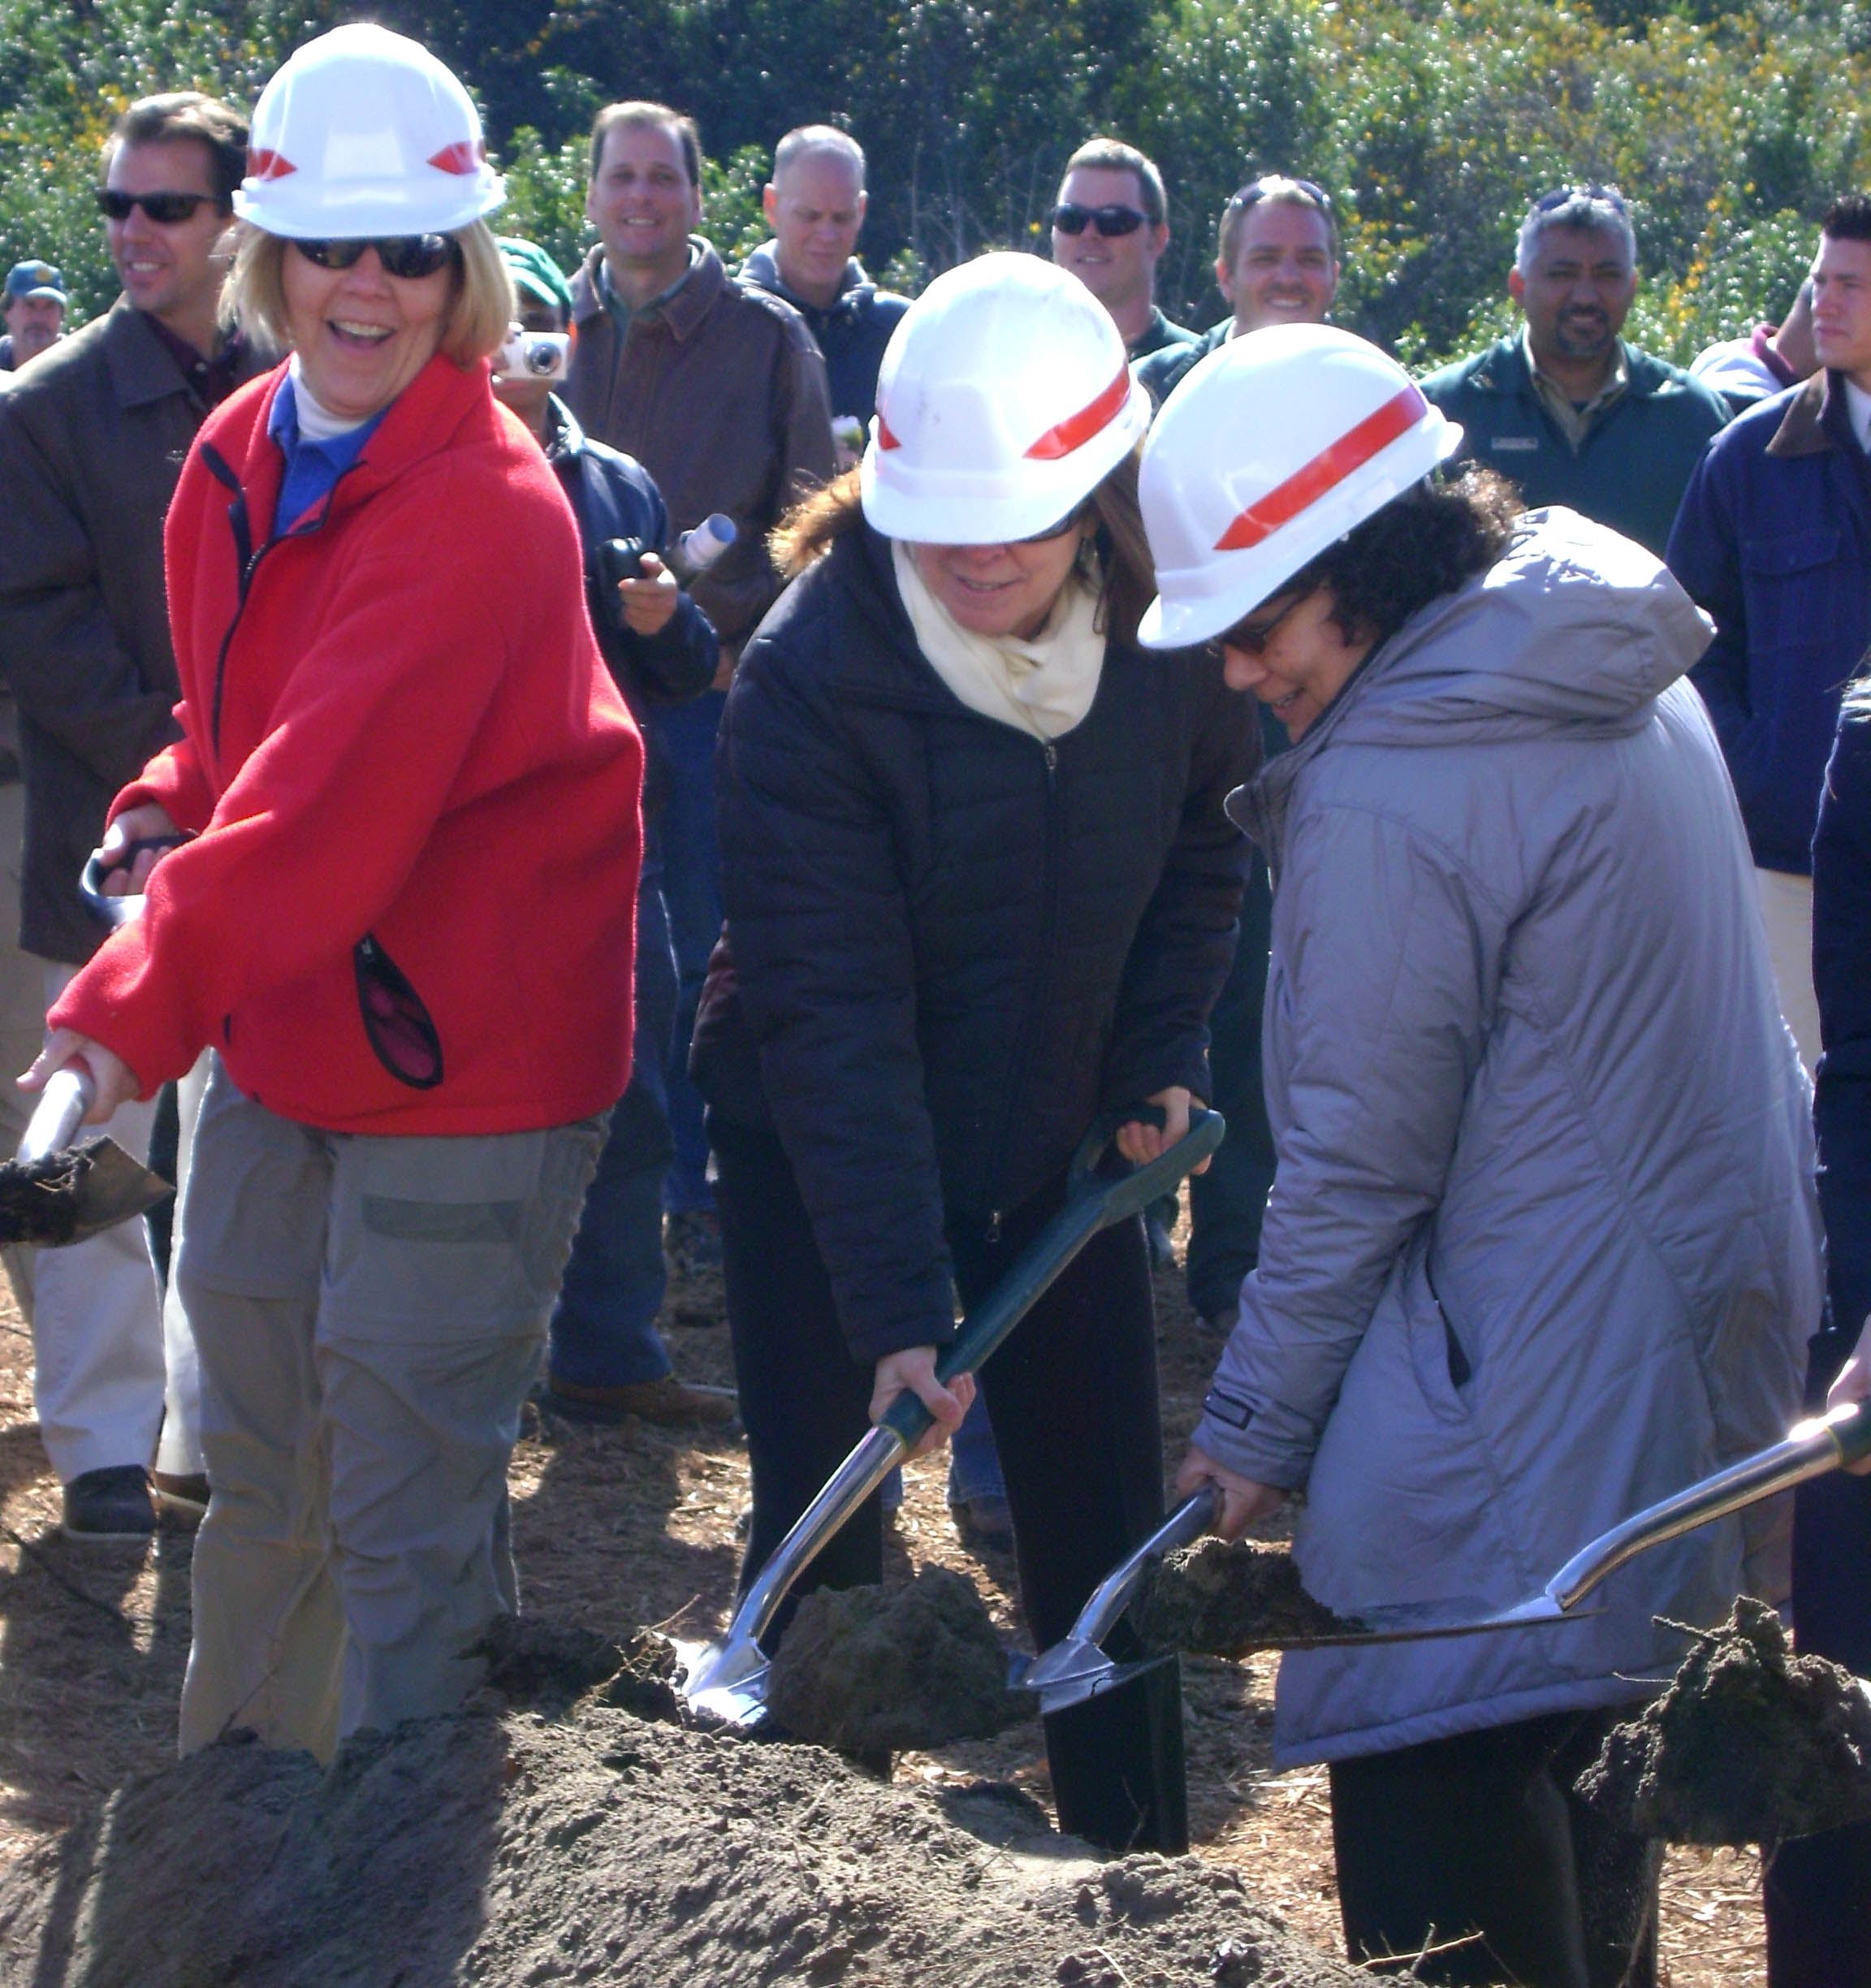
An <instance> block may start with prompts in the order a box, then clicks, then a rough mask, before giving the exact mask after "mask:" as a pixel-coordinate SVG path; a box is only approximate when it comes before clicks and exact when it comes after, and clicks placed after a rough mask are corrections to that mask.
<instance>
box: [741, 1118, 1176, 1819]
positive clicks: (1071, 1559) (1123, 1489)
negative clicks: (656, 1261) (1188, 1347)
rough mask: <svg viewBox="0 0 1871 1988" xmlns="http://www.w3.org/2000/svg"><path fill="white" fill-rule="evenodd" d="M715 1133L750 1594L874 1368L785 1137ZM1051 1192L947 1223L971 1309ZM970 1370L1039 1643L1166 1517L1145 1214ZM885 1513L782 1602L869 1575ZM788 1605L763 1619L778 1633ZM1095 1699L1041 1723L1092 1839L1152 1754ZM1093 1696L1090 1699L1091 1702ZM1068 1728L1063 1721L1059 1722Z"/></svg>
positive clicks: (1137, 1801) (840, 1451) (856, 1417)
mask: <svg viewBox="0 0 1871 1988" xmlns="http://www.w3.org/2000/svg"><path fill="white" fill-rule="evenodd" d="M709 1138H710V1142H711V1144H712V1146H713V1147H714V1151H715V1163H716V1166H717V1168H718V1170H719V1178H718V1180H717V1182H716V1184H715V1199H716V1205H717V1207H718V1208H719V1210H720V1214H721V1245H722V1258H723V1270H724V1277H725V1281H726V1284H727V1294H728V1327H729V1331H730V1333H731V1335H732V1340H733V1345H734V1360H735V1369H736V1379H737V1383H738V1385H739V1389H740V1396H741V1420H743V1422H744V1423H745V1424H746V1428H747V1446H748V1450H749V1454H750V1459H751V1462H752V1464H753V1473H754V1519H753V1527H752V1530H751V1532H750V1534H749V1536H748V1541H747V1555H746V1558H745V1562H743V1564H742V1567H741V1586H742V1590H743V1592H745V1588H746V1585H747V1584H748V1583H749V1582H750V1581H751V1580H753V1578H754V1575H756V1574H757V1573H758V1571H760V1569H761V1567H763V1566H764V1565H765V1564H766V1562H767V1559H768V1558H770V1557H771V1554H772V1553H773V1551H774V1549H775V1548H776V1547H777V1546H778V1545H779V1544H780V1541H781V1540H782V1539H783V1538H784V1536H785V1535H786V1532H787V1531H788V1529H789V1528H790V1527H791V1526H792V1524H793V1521H794V1520H795V1519H797V1517H798V1516H799V1515H800V1513H801V1512H802V1511H803V1510H805V1508H806V1506H807V1505H808V1504H810V1502H811V1500H812V1499H813V1497H815V1495H816V1494H817V1493H818V1492H819V1489H820V1488H821V1487H822V1486H823V1484H824V1482H825V1480H826V1479H827V1477H829V1476H831V1474H832V1471H833V1470H834V1469H835V1468H836V1467H837V1465H838V1464H839V1463H840V1462H842V1461H843V1459H844V1458H845V1455H846V1454H847V1453H848V1452H849V1450H850V1449H851V1448H852V1446H853V1444H855V1443H856V1442H857V1441H858V1439H859V1437H862V1435H863V1433H864V1432H865V1430H866V1428H868V1427H869V1426H870V1418H869V1412H868V1411H869V1406H870V1400H871V1378H872V1369H871V1365H870V1364H868V1363H865V1364H860V1363H859V1362H858V1361H856V1360H854V1359H853V1358H852V1356H851V1353H850V1351H849V1348H848V1347H847V1346H846V1345H845V1338H844V1335H843V1333H841V1332H840V1329H839V1325H838V1320H837V1316H836V1311H835V1308H834V1307H833V1303H832V1290H831V1286H830V1283H829V1281H828V1279H827V1276H826V1272H825V1266H824V1264H823V1262H822V1261H821V1260H820V1259H819V1251H818V1249H817V1247H816V1245H815V1243H814V1242H813V1239H812V1230H811V1224H810V1220H809V1218H808V1217H807V1215H806V1209H805V1206H804V1204H803V1203H802V1201H801V1199H800V1198H799V1191H798V1189H797V1186H796V1185H795V1184H794V1182H793V1173H792V1169H791V1168H790V1167H789V1165H788V1164H787V1160H786V1156H785V1154H784V1152H783V1151H782V1149H781V1147H780V1143H779V1141H778V1140H777V1139H775V1138H773V1137H772V1136H771V1135H770V1134H766V1133H763V1132H759V1131H756V1130H750V1129H748V1128H746V1127H744V1126H737V1125H733V1124H731V1123H728V1122H727V1121H723V1120H722V1119H720V1118H719V1115H718V1114H714V1113H711V1115H710V1121H709ZM1061 1191H1062V1183H1061V1184H1060V1185H1057V1186H1054V1187H1053V1188H1052V1190H1050V1191H1048V1192H1046V1193H1043V1194H1041V1195H1035V1197H1034V1198H1033V1199H1032V1200H1031V1201H1030V1202H1028V1203H1027V1204H1026V1205H1025V1206H1024V1207H1023V1208H1018V1209H1017V1210H1015V1211H1014V1212H1013V1213H1012V1214H1011V1215H1009V1217H1006V1218H1005V1221H1004V1222H1003V1224H1002V1230H1001V1234H1000V1239H999V1240H998V1242H996V1243H989V1242H988V1240H987V1237H986V1236H985V1234H983V1232H982V1231H981V1230H980V1229H979V1226H976V1227H974V1228H973V1229H972V1230H970V1228H968V1227H966V1226H964V1225H961V1224H960V1223H958V1222H956V1223H951V1225H950V1228H949V1238H948V1239H949V1247H950V1250H951V1251H952V1253H953V1258H954V1263H955V1274H956V1281H957V1286H959V1289H960V1291H961V1301H962V1303H963V1305H964V1306H965V1307H966V1306H971V1305H973V1304H974V1303H976V1302H977V1301H978V1300H979V1299H980V1298H981V1297H982V1296H983V1295H984V1294H986V1293H987V1291H988V1290H991V1289H992V1286H994V1285H995V1283H996V1282H997V1281H999V1279H1000V1277H1002V1276H1003V1275H1005V1273H1006V1271H1007V1269H1008V1268H1009V1267H1010V1266H1011V1265H1012V1264H1013V1260H1014V1259H1015V1257H1017V1256H1018V1254H1019V1252H1020V1251H1021V1249H1022V1247H1023V1246H1024V1245H1025V1244H1026V1243H1027V1242H1028V1241H1029V1240H1030V1239H1031V1238H1032V1236H1033V1235H1034V1234H1036V1233H1037V1232H1038V1230H1039V1229H1040V1228H1041V1227H1043V1226H1044V1224H1045V1223H1046V1222H1047V1221H1048V1220H1049V1219H1050V1218H1051V1217H1052V1215H1053V1214H1054V1213H1056V1212H1057V1209H1058V1208H1059V1205H1060V1201H1061ZM979 1381H980V1385H981V1389H982V1392H983V1394H984V1395H985V1396H986V1398H987V1413H988V1418H989V1420H991V1421H992V1424H993V1427H994V1439H995V1441H996V1445H997V1446H998V1447H999V1449H1000V1460H1001V1464H1002V1467H1003V1468H1004V1470H1005V1474H1006V1479H1007V1498H1008V1503H1009V1506H1010V1507H1011V1509H1012V1511H1013V1533H1014V1541H1015V1550H1016V1555H1017V1558H1018V1562H1019V1568H1020V1593H1021V1600H1022V1606H1023V1607H1024V1609H1025V1611H1026V1622H1027V1626H1028V1628H1029V1629H1030V1630H1031V1633H1032V1636H1033V1639H1034V1642H1035V1646H1036V1647H1037V1648H1039V1649H1046V1648H1047V1647H1048V1645H1049V1644H1052V1643H1054V1642H1056V1641H1057V1640H1058V1639H1059V1638H1060V1637H1061V1636H1063V1635H1064V1634H1065V1631H1067V1630H1068V1629H1069V1627H1071V1625H1072V1623H1073V1620H1074V1618H1075V1617H1076V1616H1077V1614H1078V1610H1079V1609H1080V1608H1081V1607H1082V1606H1083V1605H1084V1602H1085V1600H1086V1597H1087V1596H1088V1595H1089V1594H1090V1593H1091V1590H1092V1589H1093V1588H1095V1587H1096V1585H1097V1584H1098V1583H1099V1582H1100V1580H1103V1579H1104V1576H1105V1575H1106V1574H1108V1572H1109V1571H1111V1569H1112V1567H1114V1566H1115V1565H1116V1564H1117V1562H1118V1561H1119V1560H1121V1558H1123V1557H1124V1555H1125V1554H1126V1553H1127V1552H1128V1551H1129V1550H1130V1548H1131V1547H1133V1546H1134V1545H1136V1544H1137V1543H1138V1541H1139V1540H1141V1539H1143V1537H1144V1536H1146V1535H1147V1533H1149V1532H1152V1530H1153V1529H1154V1528H1156V1526H1157V1525H1158V1524H1160V1523H1161V1520H1162V1517H1163V1459H1162V1433H1161V1428H1160V1423H1159V1420H1158V1415H1157V1397H1156V1331H1155V1318H1154V1312H1153V1307H1152V1299H1151V1291H1150V1274H1149V1262H1148V1257H1147V1253H1146V1250H1145V1246H1144V1242H1143V1225H1142V1224H1141V1223H1140V1222H1139V1221H1129V1222H1125V1223H1122V1224H1120V1225H1117V1227H1114V1228H1111V1229H1107V1230H1104V1231H1103V1232H1102V1233H1101V1234H1099V1235H1096V1236H1095V1237H1094V1238H1092V1239H1091V1242H1090V1243H1087V1245H1086V1247H1085V1248H1084V1249H1083V1250H1082V1251H1081V1252H1080V1254H1079V1255H1078V1257H1077V1258H1076V1259H1075V1260H1074V1262H1073V1263H1072V1264H1070V1265H1069V1267H1068V1268H1066V1269H1065V1272H1064V1273H1062V1274H1061V1277H1060V1278H1059V1280H1058V1281H1057V1282H1056V1283H1055V1284H1054V1285H1053V1286H1052V1288H1051V1289H1050V1290H1048V1291H1047V1292H1046V1293H1045V1294H1044V1296H1043V1297H1042V1298H1041V1299H1039V1302H1038V1303H1036V1304H1035V1306H1034V1307H1033V1309H1032V1310H1031V1312H1029V1313H1028V1314H1027V1315H1026V1317H1025V1318H1024V1319H1023V1320H1022V1321H1021V1323H1020V1324H1019V1325H1018V1326H1016V1327H1015V1329H1014V1330H1013V1333H1012V1335H1011V1336H1010V1337H1009V1338H1008V1339H1007V1340H1006V1341H1005V1342H1004V1343H1003V1345H1002V1346H1001V1347H1000V1351H998V1352H996V1354H995V1355H994V1356H993V1358H992V1359H991V1360H989V1361H988V1363H987V1366H986V1368H984V1369H983V1371H982V1372H981V1374H980V1376H979ZM882 1523H883V1522H882V1517H881V1514H880V1512H879V1508H878V1502H877V1500H876V1498H875V1497H871V1498H869V1499H867V1500H866V1502H865V1504H864V1506H862V1509H861V1510H859V1511H858V1513H857V1514H856V1515H855V1516H854V1517H853V1519H851V1520H850V1521H849V1523H847V1524H846V1525H845V1528H844V1529H843V1531H842V1532H840V1533H839V1534H838V1535H837V1536H836V1537H835V1538H834V1539H833V1540H832V1541H831V1542H830V1543H829V1544H828V1545H827V1546H826V1548H825V1550H824V1551H823V1553H822V1554H820V1555H819V1558H818V1559H817V1560H816V1561H815V1562H814V1563H813V1565H812V1566H811V1567H810V1569H808V1570H807V1571H806V1574H805V1575H802V1578H801V1580H800V1581H799V1583H798V1584H797V1587H796V1588H795V1589H794V1590H793V1593H794V1596H795V1597H797V1595H799V1594H802V1593H806V1592H808V1591H810V1589H811V1588H814V1587H816V1586H819V1585H820V1584H827V1585H830V1586H832V1587H852V1586H855V1585H857V1584H860V1583H863V1582H870V1581H876V1580H880V1579H881V1578H882V1575H883V1532H882ZM788 1614H789V1610H783V1611H782V1612H781V1614H780V1615H779V1617H778V1618H776V1629H777V1630H778V1631H780V1633H784V1626H785V1623H786V1621H787V1619H788ZM1106 1647H1107V1648H1108V1649H1110V1650H1111V1652H1112V1653H1113V1655H1114V1656H1117V1657H1119V1658H1120V1659H1124V1658H1126V1657H1129V1656H1130V1655H1132V1654H1134V1651H1131V1650H1129V1649H1126V1648H1124V1647H1123V1646H1122V1644H1121V1640H1119V1639H1118V1638H1117V1637H1113V1639H1111V1640H1110V1641H1109V1642H1108V1644H1107V1646H1106ZM1109 1702H1110V1704H1111V1705H1112V1710H1111V1713H1110V1714H1109V1716H1108V1717H1103V1716H1101V1715H1100V1714H1097V1713H1095V1714H1093V1715H1092V1716H1090V1717H1085V1718H1074V1719H1072V1720H1071V1721H1069V1722H1057V1723H1056V1724H1055V1723H1051V1722H1049V1725H1048V1757H1049V1759H1050V1761H1051V1765H1052V1780H1053V1793H1054V1796H1055V1798H1056V1800H1057V1802H1058V1804H1059V1809H1060V1821H1061V1826H1063V1827H1065V1828H1066V1829H1069V1830H1073V1829H1076V1830H1087V1826H1088V1824H1089V1826H1090V1828H1095V1829H1098V1830H1099V1832H1100V1833H1099V1840H1100V1841H1103V1840H1104V1839H1106V1838H1107V1837H1108V1835H1111V1834H1112V1833H1113V1832H1112V1831H1111V1830H1108V1829H1104V1828H1102V1827H1101V1826H1100V1824H1099V1822H1098V1821H1097V1818H1100V1817H1108V1815H1110V1814H1112V1813H1117V1812H1125V1813H1130V1814H1132V1815H1133V1816H1142V1815H1143V1814H1145V1813H1147V1812H1148V1811H1149V1810H1150V1809H1151V1808H1152V1804H1151V1803H1150V1802H1149V1800H1147V1791H1148V1790H1149V1788H1150V1787H1151V1785H1152V1778H1153V1775H1154V1774H1155V1772H1156V1769H1157V1766H1158V1765H1159V1764H1160V1763H1159V1762H1158V1761H1157V1759H1156V1756H1155V1755H1154V1754H1153V1752H1152V1736H1151V1731H1150V1722H1149V1719H1148V1718H1147V1716H1146V1714H1145V1712H1144V1710H1143V1706H1142V1704H1141V1702H1140V1701H1139V1697H1138V1696H1137V1695H1136V1694H1134V1693H1129V1692H1118V1693H1113V1694H1112V1697H1111V1700H1110V1701H1109ZM1106 1703H1107V1701H1103V1700H1100V1701H1096V1705H1097V1706H1098V1707H1099V1708H1100V1709H1101V1708H1103V1706H1104V1705H1105V1704H1106ZM1087 1710H1088V1711H1090V1710H1091V1709H1090V1708H1087ZM1068 1723H1069V1727H1070V1730H1069V1731H1061V1727H1064V1726H1065V1725H1066V1724H1068ZM1124 1791H1130V1793H1129V1795H1126V1793H1125V1792H1124ZM1131 1796H1134V1800H1132V1799H1130V1797H1131ZM1179 1805H1180V1804H1179V1801H1178V1803H1177V1806H1178V1807H1179ZM1131 1844H1134V1845H1136V1846H1137V1847H1139V1848H1159V1847H1164V1846H1160V1845H1157V1844H1154V1843H1149V1842H1148V1841H1147V1840H1146V1838H1145V1836H1143V1835H1136V1834H1131V1835H1128V1836H1126V1838H1125V1839H1124V1841H1123V1842H1122V1843H1120V1844H1118V1845H1117V1846H1114V1847H1130V1845H1131ZM1168 1847H1170V1848H1182V1846H1181V1845H1180V1844H1172V1845H1169V1846H1168Z"/></svg>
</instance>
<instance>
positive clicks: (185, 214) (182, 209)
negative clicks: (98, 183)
mask: <svg viewBox="0 0 1871 1988" xmlns="http://www.w3.org/2000/svg"><path fill="white" fill-rule="evenodd" d="M225 205H227V203H226V202H225V201H219V200H217V199H216V198H215V197H214V195H213V194H212V193H122V192H119V191H118V189H117V188H115V187H99V188H98V189H97V211H98V213H99V214H102V215H103V216H104V218H106V220H107V221H127V220H128V219H129V218H130V217H131V215H132V214H133V213H134V212H135V211H136V209H137V208H139V207H140V208H141V209H142V210H143V211H144V213H145V214H147V215H148V216H149V218H150V219H151V220H152V221H153V222H154V223H156V225H157V226H158V227H175V224H176V223H177V222H179V221H192V220H193V219H194V218H195V210H196V209H197V207H222V206H225Z"/></svg>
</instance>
